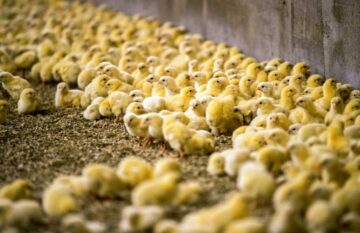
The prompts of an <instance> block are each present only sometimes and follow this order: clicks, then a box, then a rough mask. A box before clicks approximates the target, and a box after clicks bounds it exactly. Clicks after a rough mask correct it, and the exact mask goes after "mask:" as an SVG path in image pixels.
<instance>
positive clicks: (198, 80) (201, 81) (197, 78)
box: [191, 71, 208, 91]
mask: <svg viewBox="0 0 360 233" xmlns="http://www.w3.org/2000/svg"><path fill="white" fill-rule="evenodd" d="M191 79H192V80H193V81H194V88H195V90H196V91H199V89H200V87H201V86H203V85H205V84H206V83H207V81H208V80H207V78H206V76H205V74H204V73H203V72H200V71H197V72H195V73H193V74H192V75H191Z"/></svg>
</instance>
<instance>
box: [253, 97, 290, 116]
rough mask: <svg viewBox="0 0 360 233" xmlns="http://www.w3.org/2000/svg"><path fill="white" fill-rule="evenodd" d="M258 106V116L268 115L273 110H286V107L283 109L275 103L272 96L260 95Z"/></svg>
mask: <svg viewBox="0 0 360 233" xmlns="http://www.w3.org/2000/svg"><path fill="white" fill-rule="evenodd" d="M256 106H257V107H258V109H257V111H256V114H257V115H258V116H261V115H268V114H270V113H272V112H285V109H283V108H282V107H280V106H276V105H274V103H273V101H272V98H268V97H260V98H258V99H257V101H256Z"/></svg>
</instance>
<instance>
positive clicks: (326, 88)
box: [315, 79, 337, 110]
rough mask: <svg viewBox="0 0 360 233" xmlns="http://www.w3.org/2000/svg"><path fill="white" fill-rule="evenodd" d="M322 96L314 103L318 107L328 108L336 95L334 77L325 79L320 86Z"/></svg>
mask: <svg viewBox="0 0 360 233" xmlns="http://www.w3.org/2000/svg"><path fill="white" fill-rule="evenodd" d="M322 89H323V93H324V97H322V98H320V99H318V100H317V101H316V102H315V104H316V105H317V106H319V107H320V108H323V109H326V110H328V109H329V108H330V101H331V99H332V98H333V97H335V95H336V92H337V90H336V81H335V80H334V79H327V80H326V81H325V83H324V85H323V86H322Z"/></svg>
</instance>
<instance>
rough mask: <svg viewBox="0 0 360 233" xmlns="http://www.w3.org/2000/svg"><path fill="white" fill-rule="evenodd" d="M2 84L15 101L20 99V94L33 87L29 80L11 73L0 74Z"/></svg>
mask: <svg viewBox="0 0 360 233" xmlns="http://www.w3.org/2000/svg"><path fill="white" fill-rule="evenodd" d="M0 82H1V83H2V87H3V88H4V89H5V91H7V93H9V95H10V96H11V97H12V98H13V99H15V100H18V99H19V98H20V94H21V92H22V91H23V90H24V89H26V88H31V85H30V83H29V82H28V81H27V80H25V79H23V78H21V77H19V76H13V75H12V74H11V73H9V72H1V73H0Z"/></svg>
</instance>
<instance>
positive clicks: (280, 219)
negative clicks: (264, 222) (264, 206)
mask: <svg viewBox="0 0 360 233" xmlns="http://www.w3.org/2000/svg"><path fill="white" fill-rule="evenodd" d="M268 232H269V233H303V232H306V229H305V227H304V223H303V221H302V219H301V215H300V213H299V211H298V210H297V209H296V208H295V207H293V206H291V205H290V204H284V205H283V206H282V207H281V208H280V209H279V210H276V211H275V214H274V215H273V217H272V218H271V221H270V224H269V229H268Z"/></svg>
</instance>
